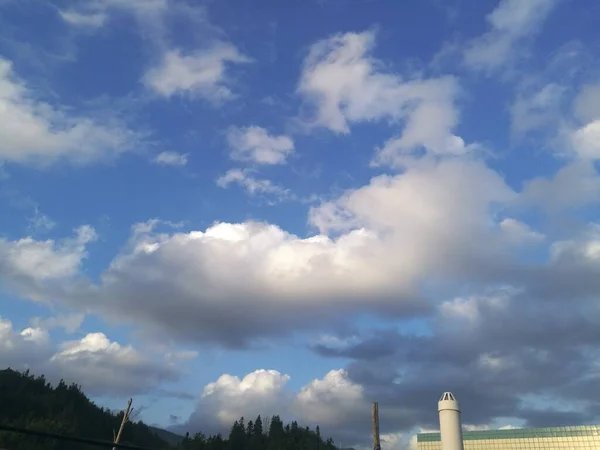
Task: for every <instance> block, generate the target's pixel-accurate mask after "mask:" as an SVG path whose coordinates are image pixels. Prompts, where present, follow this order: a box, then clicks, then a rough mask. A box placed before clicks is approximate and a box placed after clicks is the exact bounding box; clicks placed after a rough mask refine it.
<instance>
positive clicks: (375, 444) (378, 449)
mask: <svg viewBox="0 0 600 450" xmlns="http://www.w3.org/2000/svg"><path fill="white" fill-rule="evenodd" d="M373 450H381V443H380V442H379V404H378V403H377V402H373Z"/></svg>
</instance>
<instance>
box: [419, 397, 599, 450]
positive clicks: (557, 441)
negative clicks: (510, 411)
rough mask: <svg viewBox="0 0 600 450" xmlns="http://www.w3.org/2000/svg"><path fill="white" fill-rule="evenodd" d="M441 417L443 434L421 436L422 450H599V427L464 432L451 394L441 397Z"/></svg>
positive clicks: (457, 408)
mask: <svg viewBox="0 0 600 450" xmlns="http://www.w3.org/2000/svg"><path fill="white" fill-rule="evenodd" d="M438 414H439V418H440V433H420V434H418V435H417V445H418V448H419V450H575V449H577V450H579V449H581V450H592V449H598V450H600V425H579V426H570V427H548V428H523V429H511V430H484V431H464V432H463V430H462V423H461V418H460V415H461V412H460V407H459V404H458V400H457V399H456V398H455V397H454V396H453V395H452V393H450V392H444V393H443V394H442V397H441V398H440V401H439V402H438Z"/></svg>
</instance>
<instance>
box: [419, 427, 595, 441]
mask: <svg viewBox="0 0 600 450" xmlns="http://www.w3.org/2000/svg"><path fill="white" fill-rule="evenodd" d="M571 436H600V425H577V426H570V427H547V428H520V429H513V430H483V431H463V440H465V441H472V440H478V439H526V438H536V437H537V438H551V437H571ZM439 440H440V433H419V434H418V435H417V442H436V441H439Z"/></svg>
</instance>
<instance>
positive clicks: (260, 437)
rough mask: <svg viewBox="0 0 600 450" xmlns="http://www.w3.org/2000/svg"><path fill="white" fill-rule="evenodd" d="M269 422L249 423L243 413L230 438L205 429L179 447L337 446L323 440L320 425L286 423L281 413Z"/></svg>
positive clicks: (308, 449) (294, 449)
mask: <svg viewBox="0 0 600 450" xmlns="http://www.w3.org/2000/svg"><path fill="white" fill-rule="evenodd" d="M265 422H266V423H263V420H262V419H261V417H260V416H258V417H257V418H256V420H254V421H252V420H250V421H248V423H247V424H245V423H244V418H243V417H242V418H241V419H240V420H237V421H235V423H234V424H233V426H232V427H231V431H230V432H229V436H228V437H227V438H224V437H223V436H221V435H219V434H218V435H213V436H205V435H204V434H202V433H197V434H196V435H194V436H193V437H191V436H190V435H189V433H188V434H186V436H185V437H184V439H183V440H182V441H181V443H180V444H179V446H178V448H177V450H336V446H335V444H334V442H333V439H331V438H329V439H327V440H323V438H322V437H321V430H320V429H319V427H318V426H317V427H316V429H315V430H311V429H310V428H309V427H305V428H302V427H300V426H298V422H296V421H294V422H292V423H291V424H287V425H285V426H284V424H283V422H282V421H281V419H280V418H279V416H273V417H272V418H270V419H268V418H267V419H266V420H265Z"/></svg>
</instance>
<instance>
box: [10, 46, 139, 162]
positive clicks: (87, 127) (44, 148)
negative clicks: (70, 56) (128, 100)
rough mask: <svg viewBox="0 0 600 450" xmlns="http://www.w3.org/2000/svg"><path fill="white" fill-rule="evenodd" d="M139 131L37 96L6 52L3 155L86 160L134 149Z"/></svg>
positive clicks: (27, 159) (32, 159)
mask: <svg viewBox="0 0 600 450" xmlns="http://www.w3.org/2000/svg"><path fill="white" fill-rule="evenodd" d="M138 138H139V137H138V135H137V134H136V133H134V132H132V131H131V130H129V129H127V128H124V127H123V126H122V125H119V124H117V123H111V122H101V121H97V120H94V119H92V118H89V117H83V116H72V115H69V114H67V113H66V112H64V111H63V109H62V108H61V107H57V106H53V105H50V104H48V103H45V102H43V101H41V100H37V99H36V98H35V96H34V94H33V93H32V92H31V91H30V90H29V89H28V88H27V86H26V85H25V83H24V82H23V81H22V80H19V79H18V78H17V77H16V75H15V74H14V72H13V68H12V64H11V63H10V62H9V61H7V60H5V59H2V58H1V57H0V160H4V161H8V162H13V163H19V164H35V165H46V164H50V163H53V162H56V161H59V160H61V159H64V160H68V161H71V162H73V163H78V164H83V163H89V162H92V161H96V160H102V159H107V158H110V157H115V156H117V155H119V154H120V153H122V152H125V151H128V150H131V149H132V148H133V147H134V146H135V144H136V142H137V141H138Z"/></svg>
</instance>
